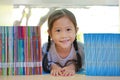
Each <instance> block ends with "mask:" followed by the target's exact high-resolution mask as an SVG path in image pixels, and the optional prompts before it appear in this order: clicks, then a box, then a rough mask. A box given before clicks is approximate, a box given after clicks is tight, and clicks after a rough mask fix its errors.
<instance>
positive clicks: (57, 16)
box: [43, 9, 82, 72]
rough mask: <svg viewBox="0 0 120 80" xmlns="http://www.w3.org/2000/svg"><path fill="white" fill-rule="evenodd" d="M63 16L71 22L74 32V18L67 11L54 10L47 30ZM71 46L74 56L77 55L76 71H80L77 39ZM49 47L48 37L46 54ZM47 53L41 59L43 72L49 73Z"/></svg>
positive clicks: (80, 64)
mask: <svg viewBox="0 0 120 80" xmlns="http://www.w3.org/2000/svg"><path fill="white" fill-rule="evenodd" d="M64 16H67V17H68V18H69V19H70V20H71V22H72V23H73V24H74V27H75V30H76V31H77V22H76V18H75V16H74V14H73V13H72V12H70V11H69V10H67V9H60V10H56V11H54V12H53V13H52V14H51V15H50V16H49V17H48V30H49V31H51V30H52V28H53V23H54V22H55V21H56V20H58V19H60V18H61V17H64ZM73 44H74V48H75V50H76V55H77V63H76V68H77V71H78V69H80V68H81V67H82V61H81V56H80V55H79V53H78V45H77V39H76V38H75V40H74V42H73ZM50 45H51V38H50V36H48V45H47V49H46V51H47V53H48V52H49V49H50ZM47 53H46V54H45V56H44V58H43V70H44V71H45V72H50V71H49V70H48V59H47ZM45 58H46V59H45Z"/></svg>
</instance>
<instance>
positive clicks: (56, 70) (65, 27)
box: [42, 9, 84, 76]
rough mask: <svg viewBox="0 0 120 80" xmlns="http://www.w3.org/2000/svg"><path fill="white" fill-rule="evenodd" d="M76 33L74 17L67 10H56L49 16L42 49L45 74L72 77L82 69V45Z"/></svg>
mask: <svg viewBox="0 0 120 80" xmlns="http://www.w3.org/2000/svg"><path fill="white" fill-rule="evenodd" d="M77 31H78V28H77V23H76V19H75V16H74V15H73V13H72V12H70V11H68V10H67V9H61V10H56V11H55V12H53V13H52V14H51V15H50V16H49V18H48V33H49V36H48V43H45V44H44V45H43V48H42V53H43V62H42V66H43V70H44V71H45V72H50V74H51V75H53V76H72V75H74V74H75V72H77V71H78V70H79V69H81V68H82V66H83V65H82V64H83V61H84V52H83V45H82V44H81V43H80V42H77V40H76V34H77ZM82 60H83V61H82Z"/></svg>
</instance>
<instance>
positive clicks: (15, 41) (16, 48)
mask: <svg viewBox="0 0 120 80" xmlns="http://www.w3.org/2000/svg"><path fill="white" fill-rule="evenodd" d="M17 29H18V27H17V26H15V27H14V75H17V74H18V67H17V59H18V56H17V55H18V54H17V52H18V46H17V41H18V33H17Z"/></svg>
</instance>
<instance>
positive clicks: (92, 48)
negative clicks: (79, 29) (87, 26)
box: [84, 33, 120, 76]
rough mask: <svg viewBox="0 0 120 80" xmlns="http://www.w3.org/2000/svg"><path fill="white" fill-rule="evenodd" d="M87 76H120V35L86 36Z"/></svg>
mask: <svg viewBox="0 0 120 80" xmlns="http://www.w3.org/2000/svg"><path fill="white" fill-rule="evenodd" d="M84 50H85V64H86V75H91V76H120V34H112V33H105V34H104V33H101V34H97V33H94V34H92V33H91V34H84Z"/></svg>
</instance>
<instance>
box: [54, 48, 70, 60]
mask: <svg viewBox="0 0 120 80" xmlns="http://www.w3.org/2000/svg"><path fill="white" fill-rule="evenodd" d="M55 47H56V51H57V53H58V55H59V56H60V57H61V58H66V57H67V56H68V55H69V53H70V51H71V47H72V46H70V47H69V48H61V47H59V46H55Z"/></svg>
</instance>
